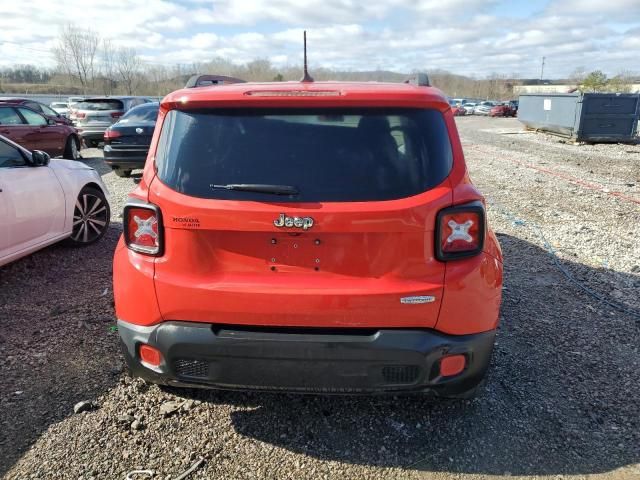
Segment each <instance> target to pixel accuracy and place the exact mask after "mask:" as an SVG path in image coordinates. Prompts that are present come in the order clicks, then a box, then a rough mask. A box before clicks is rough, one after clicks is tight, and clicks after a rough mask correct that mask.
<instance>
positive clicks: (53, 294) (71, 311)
mask: <svg viewBox="0 0 640 480" xmlns="http://www.w3.org/2000/svg"><path fill="white" fill-rule="evenodd" d="M119 234H120V229H119V228H118V226H117V225H114V227H113V228H110V229H109V231H108V232H107V234H106V235H105V236H104V237H103V238H102V239H101V240H100V241H99V242H97V243H96V244H93V245H90V246H88V247H85V248H80V249H74V248H68V247H65V246H62V245H54V246H52V247H49V248H46V249H44V250H41V251H39V252H37V253H35V254H33V255H30V256H28V257H26V258H23V259H21V260H18V261H16V262H13V263H11V264H9V265H7V266H4V267H2V268H0V352H1V355H0V385H1V386H2V387H1V389H0V390H1V392H2V393H1V394H0V477H2V476H3V474H5V473H6V472H7V471H8V470H9V468H10V467H11V466H12V465H13V464H14V463H15V462H16V461H17V460H18V458H20V457H21V456H22V455H23V454H24V453H25V451H26V450H27V449H28V448H29V447H30V445H31V444H33V443H34V442H35V441H36V440H37V439H38V437H39V436H40V435H41V434H42V433H43V432H44V431H45V430H47V428H49V426H51V425H53V424H56V423H58V422H60V421H62V420H63V419H64V418H65V417H67V416H69V415H73V407H74V405H75V404H76V403H77V402H79V401H82V400H93V399H95V398H96V397H98V396H99V395H101V394H102V393H104V392H106V391H107V390H108V389H110V388H111V387H112V386H113V385H115V384H116V382H117V380H118V376H119V374H120V371H121V370H122V364H121V357H120V351H119V348H118V343H117V333H113V332H110V329H109V327H110V326H111V325H114V312H113V305H112V302H113V300H112V299H113V295H112V287H111V263H112V257H113V255H112V253H113V251H114V249H115V245H116V242H117V239H118V236H119Z"/></svg>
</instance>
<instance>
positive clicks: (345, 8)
mask: <svg viewBox="0 0 640 480" xmlns="http://www.w3.org/2000/svg"><path fill="white" fill-rule="evenodd" d="M517 13H518V12H516V11H514V7H513V4H512V2H510V1H509V0H500V1H499V0H369V1H368V2H359V1H357V0H307V1H305V2H301V1H299V0H244V1H242V2H238V1H232V0H180V3H178V2H177V1H170V0H147V1H145V2H137V1H134V0H91V1H87V0H58V1H57V2H50V1H48V0H31V1H29V2H9V1H4V2H1V3H0V65H8V64H17V63H34V64H39V65H42V64H44V65H51V66H52V65H53V57H52V55H51V54H50V48H51V47H52V46H53V45H54V44H55V42H56V36H57V35H58V32H59V31H60V28H61V27H62V26H64V25H65V24H67V23H69V22H72V23H74V24H75V25H76V26H77V28H91V29H92V30H94V31H96V32H97V33H99V34H100V35H101V36H102V37H104V38H110V39H112V40H113V42H114V43H115V44H116V45H121V46H128V47H134V48H136V49H137V50H138V51H139V52H140V54H141V55H142V56H143V58H144V59H145V60H147V61H149V62H150V63H172V64H175V63H181V64H188V63H192V62H200V61H208V60H210V59H212V58H213V57H216V56H221V57H225V58H227V59H229V60H231V61H233V62H247V61H250V60H253V59H256V58H265V59H269V60H270V61H271V62H273V63H274V64H276V65H292V64H293V65H297V64H300V63H301V58H302V52H301V50H302V48H301V47H302V45H301V44H302V30H303V29H304V28H306V29H308V37H309V56H310V62H311V67H312V68H313V67H316V68H317V67H320V66H325V67H332V68H341V69H357V70H366V69H376V68H381V69H394V70H401V71H411V70H415V69H427V70H428V69H436V68H439V69H448V70H451V71H453V72H455V73H461V74H467V75H476V76H483V75H486V74H489V73H491V72H502V73H508V74H510V73H513V72H519V73H520V74H521V75H523V76H532V77H535V76H537V75H538V72H539V63H540V59H541V57H542V56H545V57H546V58H547V68H546V71H547V72H548V74H549V76H551V77H560V76H564V75H567V74H569V73H570V72H571V71H572V70H573V69H574V68H575V66H576V65H584V66H585V67H587V68H588V69H596V68H598V69H603V70H605V71H608V72H610V73H612V74H615V73H616V72H617V71H619V70H621V69H625V68H626V69H628V68H630V67H631V68H633V67H632V66H633V65H638V63H637V58H636V57H637V52H638V51H639V47H640V27H637V25H638V21H639V20H640V0H551V1H550V2H549V3H548V5H547V6H546V7H545V8H543V9H541V10H540V11H539V12H536V13H534V14H532V15H531V16H530V17H529V18H522V15H517ZM634 22H635V24H634ZM630 23H631V24H632V25H631V26H630V25H629V24H630ZM636 68H640V66H638V67H636Z"/></svg>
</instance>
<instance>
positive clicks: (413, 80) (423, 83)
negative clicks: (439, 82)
mask: <svg viewBox="0 0 640 480" xmlns="http://www.w3.org/2000/svg"><path fill="white" fill-rule="evenodd" d="M404 83H410V84H411V85H417V86H419V87H430V86H431V82H430V81H429V75H427V74H426V73H420V72H418V73H414V74H413V75H411V76H410V77H409V78H407V79H406V80H405V81H404Z"/></svg>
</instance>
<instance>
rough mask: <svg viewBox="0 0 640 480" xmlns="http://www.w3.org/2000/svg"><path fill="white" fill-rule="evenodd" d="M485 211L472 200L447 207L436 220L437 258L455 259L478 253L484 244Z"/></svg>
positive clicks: (443, 259)
mask: <svg viewBox="0 0 640 480" xmlns="http://www.w3.org/2000/svg"><path fill="white" fill-rule="evenodd" d="M484 231H485V212H484V207H483V206H482V203H480V202H472V203H467V204H464V205H456V206H455V207H449V208H445V209H443V210H440V212H438V218H437V220H436V249H435V250H436V258H437V259H438V260H442V261H445V260H455V259H457V258H465V257H471V256H474V255H477V254H478V253H480V252H481V251H482V247H483V246H484Z"/></svg>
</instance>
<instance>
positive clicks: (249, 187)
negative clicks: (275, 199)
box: [209, 183, 300, 195]
mask: <svg viewBox="0 0 640 480" xmlns="http://www.w3.org/2000/svg"><path fill="white" fill-rule="evenodd" d="M209 186H210V187H211V188H212V189H214V190H218V189H224V190H237V191H240V192H257V193H270V194H272V195H298V193H300V192H299V191H298V189H297V188H296V187H292V186H291V185H265V184H262V183H228V184H227V185H215V184H213V183H212V184H211V185H209Z"/></svg>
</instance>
